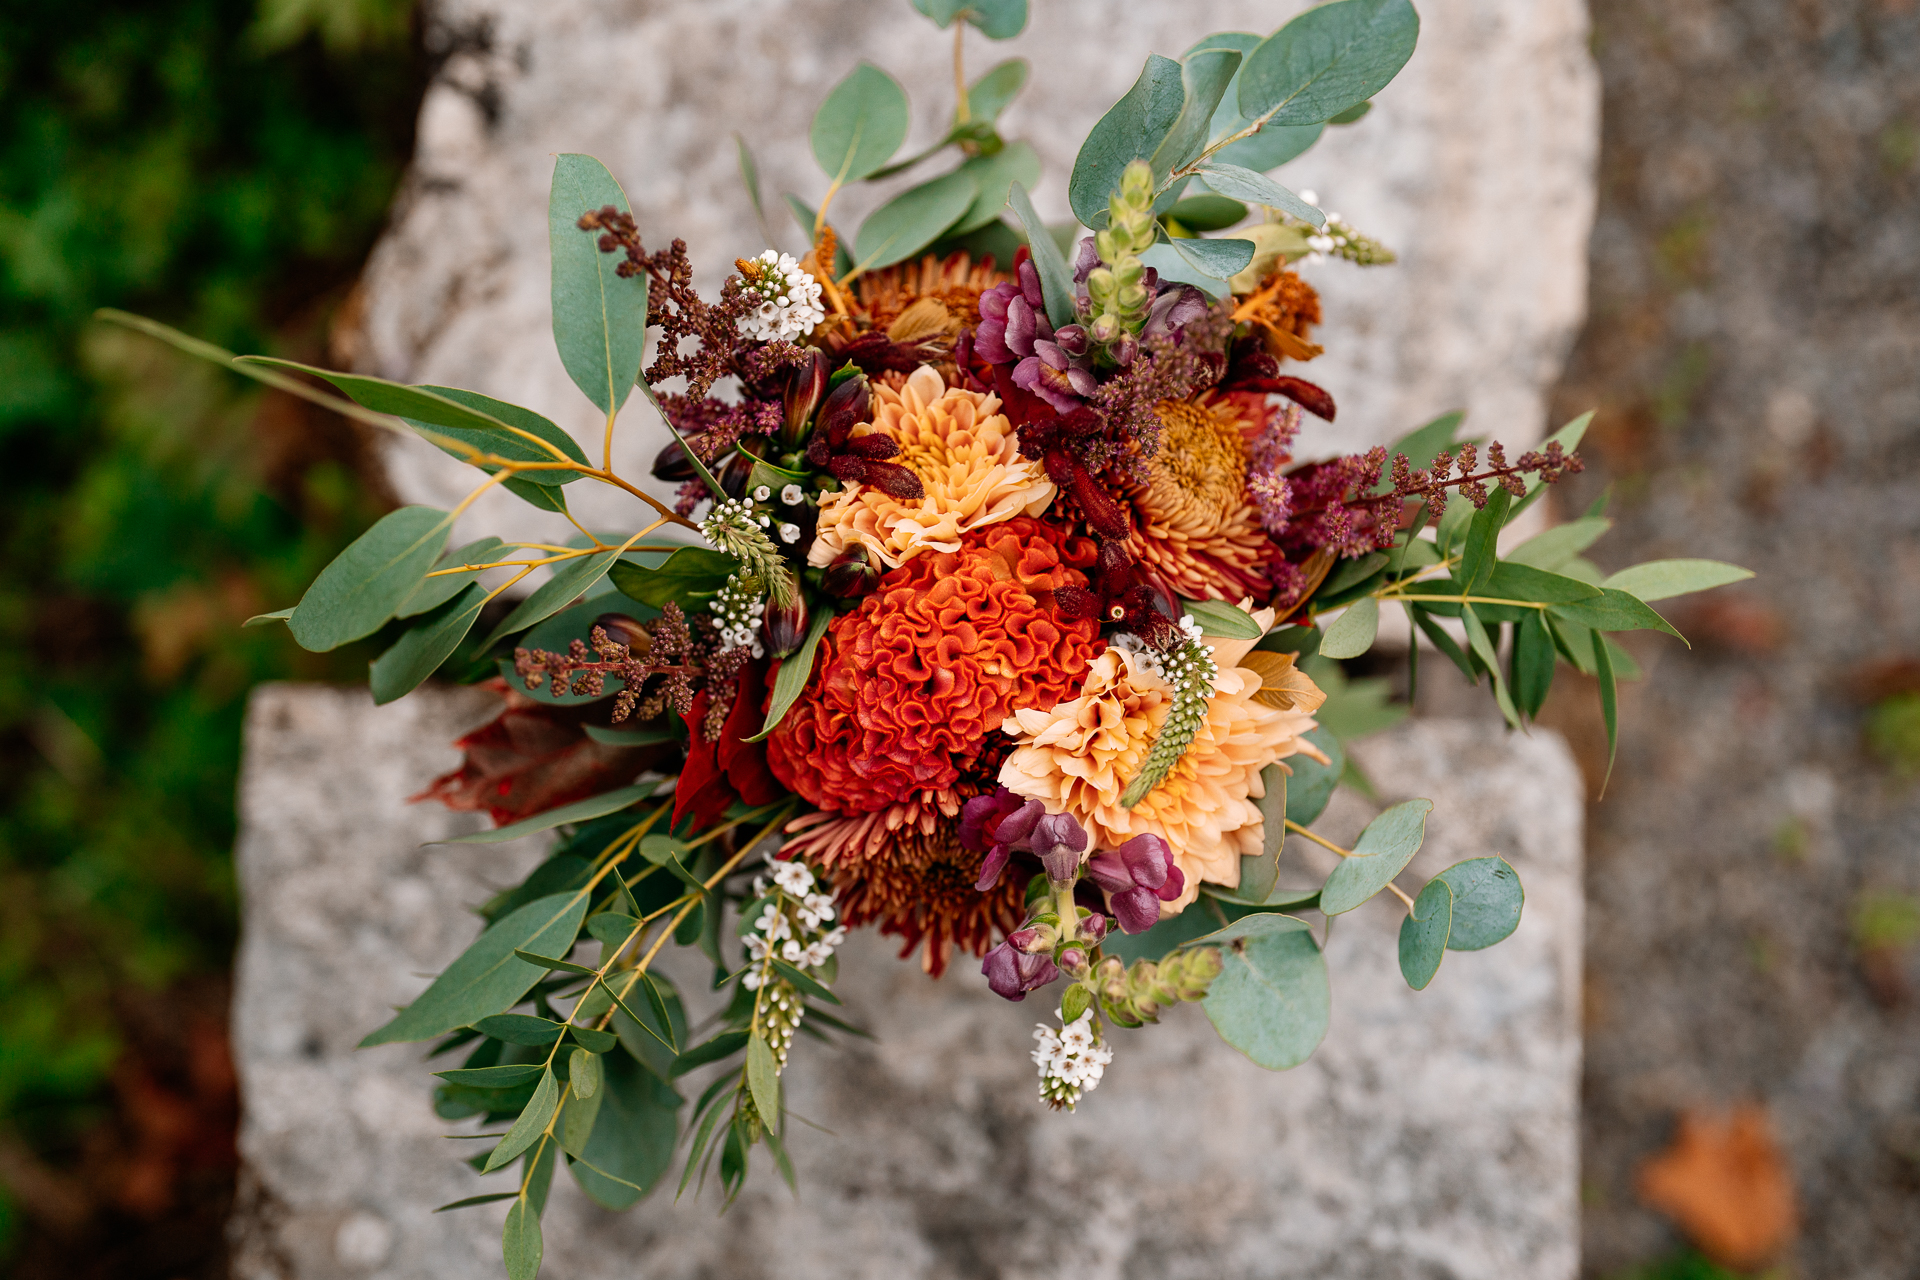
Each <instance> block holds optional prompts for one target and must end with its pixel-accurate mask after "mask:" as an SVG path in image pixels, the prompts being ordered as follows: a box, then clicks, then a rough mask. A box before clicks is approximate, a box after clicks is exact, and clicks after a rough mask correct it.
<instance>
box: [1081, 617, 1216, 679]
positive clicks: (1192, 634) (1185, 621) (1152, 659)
mask: <svg viewBox="0 0 1920 1280" xmlns="http://www.w3.org/2000/svg"><path fill="white" fill-rule="evenodd" d="M1180 630H1181V631H1182V632H1183V633H1184V634H1185V635H1186V637H1187V640H1186V643H1184V644H1182V645H1181V646H1180V647H1179V648H1178V649H1176V650H1174V651H1173V653H1171V654H1166V653H1162V652H1161V651H1160V650H1158V649H1156V648H1154V647H1153V646H1152V645H1150V644H1148V643H1147V642H1146V641H1145V640H1142V639H1141V638H1140V637H1139V636H1137V635H1134V634H1133V633H1132V632H1131V631H1122V632H1120V633H1119V634H1118V635H1115V636H1113V637H1111V638H1110V639H1109V640H1108V641H1107V643H1108V644H1110V645H1112V646H1113V647H1114V648H1116V649H1119V650H1120V651H1122V652H1123V653H1130V654H1132V655H1133V664H1134V666H1135V667H1136V668H1137V669H1138V670H1141V671H1147V672H1151V673H1152V674H1154V675H1156V676H1158V677H1160V678H1161V679H1162V680H1165V681H1166V682H1167V683H1168V684H1178V683H1180V681H1181V679H1182V678H1184V677H1185V676H1187V675H1192V674H1197V673H1202V672H1204V674H1205V676H1206V683H1207V688H1208V693H1207V694H1206V696H1207V697H1212V696H1213V695H1212V692H1211V690H1212V686H1213V677H1214V676H1215V675H1217V674H1219V667H1218V666H1217V665H1214V664H1213V646H1212V645H1210V644H1207V643H1206V638H1205V636H1204V635H1203V634H1202V632H1201V630H1200V624H1199V623H1198V622H1196V621H1194V617H1193V615H1192V614H1190V613H1184V614H1181V615H1180ZM1209 666H1211V667H1212V670H1207V668H1208V667H1209Z"/></svg>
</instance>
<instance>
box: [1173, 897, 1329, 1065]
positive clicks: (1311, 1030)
mask: <svg viewBox="0 0 1920 1280" xmlns="http://www.w3.org/2000/svg"><path fill="white" fill-rule="evenodd" d="M1194 945H1200V946H1216V947H1218V948H1219V949H1220V960H1221V970H1220V975H1219V976H1218V977H1216V978H1215V979H1214V980H1213V985H1212V986H1211V987H1210V988H1209V989H1208V991H1207V997H1206V999H1205V1000H1204V1001H1203V1002H1202V1007H1203V1008H1205V1009H1206V1011H1207V1018H1208V1020H1209V1021H1211V1022H1212V1023H1213V1026H1214V1029H1215V1030H1216V1031H1218V1032H1219V1033H1220V1038H1221V1039H1223V1040H1225V1041H1226V1042H1227V1043H1228V1044H1230V1045H1232V1046H1233V1047H1234V1048H1236V1049H1238V1050H1240V1052H1242V1053H1244V1054H1246V1055H1247V1056H1248V1057H1249V1058H1251V1059H1253V1060H1254V1061H1255V1062H1257V1063H1259V1064H1260V1065H1261V1066H1263V1067H1266V1068H1267V1069H1268V1070H1270V1071H1284V1070H1286V1069H1287V1068H1288V1067H1297V1066H1299V1065H1300V1064H1301V1063H1302V1062H1305V1061H1306V1060H1307V1059H1308V1058H1309V1057H1310V1056H1311V1055H1312V1054H1313V1051H1314V1049H1315V1048H1317V1047H1318V1046H1319V1044H1320V1041H1321V1040H1322V1039H1324V1038H1325V1037H1326V1034H1327V1023H1328V1021H1329V1019H1330V1017H1331V1015H1332V996H1331V993H1330V991H1329V989H1328V986H1327V962H1326V958H1325V957H1324V956H1322V955H1321V954H1320V948H1319V946H1318V945H1317V944H1316V943H1315V942H1314V940H1313V934H1312V933H1310V932H1308V930H1307V926H1306V924H1305V923H1304V922H1303V921H1300V920H1296V919H1294V918H1293V917H1292V916H1284V915H1278V914H1275V913H1272V912H1261V913H1259V914H1256V915H1250V916H1248V917H1246V918H1245V919H1243V920H1236V921H1235V922H1233V923H1232V924H1230V925H1228V926H1227V927H1226V928H1224V929H1221V930H1219V931H1217V932H1215V933H1210V934H1207V935H1206V936H1205V937H1203V938H1201V939H1199V941H1198V942H1197V943H1196V944H1194Z"/></svg>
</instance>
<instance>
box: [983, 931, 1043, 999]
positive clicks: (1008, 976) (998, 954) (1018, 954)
mask: <svg viewBox="0 0 1920 1280" xmlns="http://www.w3.org/2000/svg"><path fill="white" fill-rule="evenodd" d="M1022 932H1024V930H1023V931H1022ZM980 972H982V973H984V974H986V975H987V986H988V987H989V988H991V989H992V991H993V994H995V995H997V996H1000V997H1002V998H1003V999H1007V1000H1025V999H1026V998H1027V992H1029V991H1034V990H1037V989H1039V988H1040V987H1044V986H1046V985H1047V984H1048V983H1049V982H1052V981H1053V980H1054V979H1056V978H1058V977H1059V976H1060V969H1059V966H1057V965H1056V964H1054V962H1053V960H1052V958H1051V957H1049V956H1048V955H1046V954H1045V953H1044V952H1042V953H1040V954H1038V955H1035V954H1031V953H1029V952H1026V951H1023V950H1021V948H1020V947H1019V946H1017V945H1016V944H1015V943H1014V940H1013V938H1011V937H1009V938H1008V939H1007V940H1006V941H1005V942H1002V943H1001V944H1000V945H999V946H997V947H995V948H994V949H993V950H991V951H989V952H987V955H986V959H984V960H982V961H981V962H980Z"/></svg>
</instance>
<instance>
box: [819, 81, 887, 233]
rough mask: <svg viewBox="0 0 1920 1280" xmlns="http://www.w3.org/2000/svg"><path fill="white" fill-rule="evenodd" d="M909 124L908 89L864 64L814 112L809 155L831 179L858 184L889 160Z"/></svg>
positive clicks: (840, 84) (835, 87) (837, 86)
mask: <svg viewBox="0 0 1920 1280" xmlns="http://www.w3.org/2000/svg"><path fill="white" fill-rule="evenodd" d="M907 122H908V109H907V94H906V91H905V90H904V89H902V88H901V87H900V84H899V82H898V81H896V80H895V79H894V78H893V77H892V76H890V75H888V74H887V73H886V72H884V71H882V70H880V68H878V67H876V66H874V65H873V64H872V63H870V62H862V63H861V64H860V65H859V66H857V67H855V68H854V69H853V70H852V71H850V72H848V73H847V77H846V79H844V80H842V81H841V82H840V83H839V84H837V85H835V86H834V87H833V92H832V93H829V94H828V95H827V100H826V101H825V102H822V103H821V104H820V109H819V110H818V111H816V112H814V115H813V128H812V131H811V134H810V138H811V141H812V144H813V158H814V159H815V160H816V161H818V162H819V164H820V168H821V171H822V172H824V173H825V174H826V175H827V177H829V178H831V179H832V180H833V181H834V182H836V183H848V182H857V181H859V180H860V179H861V178H864V177H866V176H867V175H868V174H870V173H872V172H873V171H874V170H875V169H878V168H879V167H880V166H881V165H883V164H885V163H886V162H887V161H888V160H890V159H892V158H893V153H894V152H896V151H898V150H899V149H900V144H901V143H902V142H905V141H906V140H907ZM808 234H809V235H811V234H812V228H811V227H809V228H808Z"/></svg>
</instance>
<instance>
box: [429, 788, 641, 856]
mask: <svg viewBox="0 0 1920 1280" xmlns="http://www.w3.org/2000/svg"><path fill="white" fill-rule="evenodd" d="M660 785H661V784H660V783H659V782H657V781H655V782H636V783H634V784H633V785H632V786H627V787H620V788H617V789H616V790H613V791H605V792H602V793H601V794H599V795H597V796H588V797H587V798H586V799H585V800H575V801H574V802H573V803H572V804H563V805H560V806H559V807H557V808H553V809H548V810H547V811H546V812H544V813H536V814H534V815H533V816H532V817H530V818H522V819H520V821H518V822H509V823H508V824H507V825H506V826H504V827H495V828H494V829H493V830H491V831H475V832H473V833H472V834H471V835H464V836H451V837H449V838H447V839H445V840H435V841H431V842H430V843H432V844H502V843H504V842H506V841H508V840H518V839H519V838H520V837H521V836H530V835H535V834H537V833H539V832H542V831H551V830H553V829H554V828H555V827H557V826H560V825H561V824H562V823H567V822H586V821H587V820H588V819H590V818H604V817H605V816H606V815H608V814H610V813H618V812H620V810H622V809H624V808H626V807H627V806H628V805H633V804H638V803H640V801H642V800H645V799H646V798H647V797H648V796H650V795H652V794H653V793H654V792H655V791H657V790H658V789H659V788H660Z"/></svg>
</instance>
